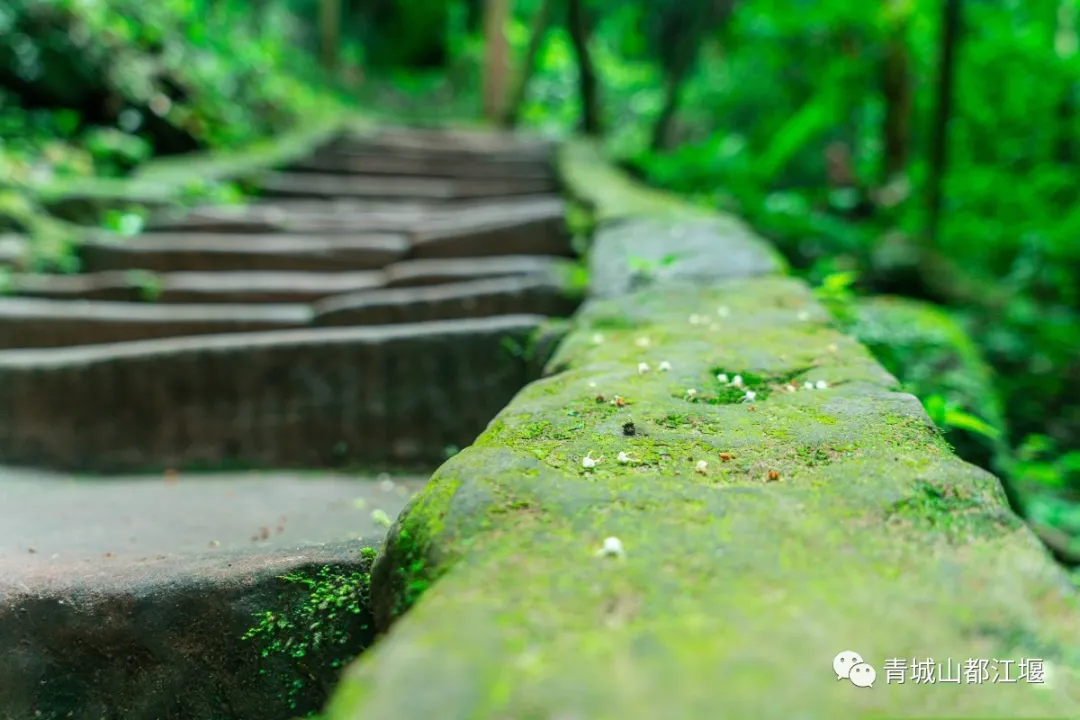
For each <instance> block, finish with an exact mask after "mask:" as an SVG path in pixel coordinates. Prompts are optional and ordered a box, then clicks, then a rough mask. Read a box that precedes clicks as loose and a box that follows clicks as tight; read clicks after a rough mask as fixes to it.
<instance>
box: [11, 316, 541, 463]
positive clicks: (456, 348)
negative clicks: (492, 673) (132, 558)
mask: <svg viewBox="0 0 1080 720" xmlns="http://www.w3.org/2000/svg"><path fill="white" fill-rule="evenodd" d="M33 302H47V301H33ZM136 307H138V306H136ZM154 307H155V306H150V307H149V308H143V309H154ZM216 307H220V306H216ZM256 310H262V311H264V312H265V311H266V310H267V308H258V307H255V308H248V312H254V311H256ZM232 312H233V313H234V314H235V313H238V312H240V310H239V309H234V310H232ZM544 321H545V318H543V317H541V316H538V315H512V316H501V317H494V318H483V319H468V320H451V321H445V322H430V323H416V324H409V325H393V326H380V327H366V328H316V329H299V330H283V331H276V332H260V333H233V334H221V335H207V336H201V337H184V338H171V339H158V340H147V341H142V342H127V343H117V344H113V345H94V346H83V347H67V348H51V349H37V350H8V351H3V352H0V457H3V458H4V460H5V462H7V463H10V464H13V465H20V466H29V467H33V466H36V467H49V468H54V469H78V470H80V471H81V472H137V471H144V470H147V469H148V468H178V469H184V468H189V467H193V466H202V467H217V468H220V467H229V466H232V467H236V466H237V465H243V466H247V467H263V468H272V467H278V468H286V467H308V468H318V467H332V466H335V465H339V464H340V465H343V466H365V467H379V466H383V467H388V466H390V465H393V466H395V467H408V466H417V467H425V468H431V467H434V466H436V465H438V464H439V463H440V462H441V461H442V460H443V459H444V457H445V455H444V449H445V448H446V447H448V446H457V447H464V446H465V445H468V444H469V443H471V442H472V441H473V440H474V439H475V438H476V436H477V434H478V433H479V432H480V431H482V430H483V429H484V427H485V426H486V425H487V423H488V421H489V420H490V419H491V418H492V417H494V415H495V413H496V412H497V411H498V410H499V408H501V407H502V406H503V405H505V404H506V403H507V401H509V399H510V398H511V397H513V395H514V394H515V393H516V392H517V391H518V389H520V388H521V387H522V386H523V385H524V384H525V383H526V382H528V380H529V379H530V378H532V377H534V376H535V374H536V370H535V367H534V364H535V363H534V362H533V361H530V360H529V359H527V358H523V357H520V356H517V355H515V354H513V353H511V352H510V351H509V350H508V349H507V348H508V346H509V345H512V344H518V345H521V346H526V345H528V343H529V339H530V337H532V336H533V334H534V333H535V332H536V331H537V329H538V328H540V327H542V326H543V323H544ZM508 341H512V343H508Z"/></svg>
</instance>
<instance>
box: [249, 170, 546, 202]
mask: <svg viewBox="0 0 1080 720" xmlns="http://www.w3.org/2000/svg"><path fill="white" fill-rule="evenodd" d="M259 188H260V190H261V192H262V195H263V196H265V197H272V198H282V197H291V198H326V197H363V198H373V199H377V198H382V199H402V200H462V199H475V198H487V197H507V196H516V195H540V194H544V193H550V192H552V191H553V190H555V189H556V188H555V185H554V183H553V182H552V181H550V180H547V179H534V178H516V179H510V178H505V179H490V178H478V179H477V178H464V179H452V178H430V177H402V176H388V175H347V176H343V175H336V174H319V173H295V172H294V173H287V172H279V173H272V174H268V175H266V176H265V177H264V178H262V179H261V180H260V181H259Z"/></svg>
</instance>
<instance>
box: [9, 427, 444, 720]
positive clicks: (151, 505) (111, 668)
mask: <svg viewBox="0 0 1080 720" xmlns="http://www.w3.org/2000/svg"><path fill="white" fill-rule="evenodd" d="M107 408H108V406H106V407H105V408H103V411H105V412H107ZM423 483H424V479H423V478H420V477H395V478H393V479H391V478H389V476H387V477H384V478H372V477H367V478H354V477H348V476H342V475H333V474H320V475H317V476H312V475H311V474H306V475H297V474H286V473H274V472H262V473H235V474H214V475H190V476H189V475H185V474H180V475H172V474H169V475H166V476H161V475H158V476H156V477H155V476H149V477H146V476H142V477H134V478H82V479H76V478H73V477H71V476H65V475H59V474H51V473H41V472H34V471H26V470H13V469H10V468H0V497H3V498H4V500H5V501H4V502H0V646H2V647H3V648H4V649H5V651H4V652H2V653H0V708H3V710H0V717H3V718H5V719H7V718H12V719H16V718H17V719H19V720H22V719H23V718H27V719H29V718H35V717H37V718H68V719H69V720H100V719H101V718H121V717H122V718H125V720H160V719H161V718H165V717H172V718H230V719H238V718H256V717H257V718H263V719H264V720H290V718H293V717H296V716H297V715H299V714H304V713H307V712H310V711H312V710H317V709H318V708H319V707H320V706H321V704H322V703H323V702H324V701H325V697H326V695H327V693H328V691H329V689H330V687H331V686H332V685H333V683H334V682H335V680H336V677H337V672H338V671H337V670H336V668H335V664H337V663H340V661H342V660H347V659H348V658H349V657H351V656H353V655H355V654H356V653H358V652H359V651H361V650H362V649H363V648H364V647H365V646H366V645H367V644H368V643H369V642H370V640H371V628H370V620H369V615H368V612H367V609H366V607H365V606H364V605H363V604H362V601H361V603H360V604H358V605H354V606H351V607H347V608H344V607H343V608H339V607H337V606H332V607H329V608H327V607H324V608H322V609H319V608H318V605H319V604H320V602H321V601H322V600H323V599H325V598H324V597H322V596H320V595H319V594H318V593H320V592H321V593H323V594H324V595H325V594H327V593H331V594H336V593H342V594H346V595H349V596H352V597H356V598H357V599H360V598H362V596H363V594H364V593H365V591H366V583H367V577H366V576H367V573H368V567H369V564H370V558H371V554H372V551H371V550H365V548H373V547H374V546H376V545H378V544H379V543H380V542H381V541H382V538H383V536H384V535H385V532H386V528H385V527H384V526H383V524H381V523H380V522H378V521H377V518H378V514H379V512H380V511H381V512H383V513H386V515H387V516H389V517H391V518H392V517H394V516H396V515H397V514H398V512H400V510H401V508H402V507H403V506H404V504H405V502H406V501H407V500H408V498H409V496H410V495H411V494H412V493H413V492H415V490H417V489H418V488H420V487H422V486H423ZM373 513H374V516H373ZM283 576H293V577H298V578H305V579H310V580H312V581H314V582H315V583H316V586H315V587H309V586H307V585H306V584H304V583H303V582H297V581H288V580H285V579H283ZM264 613H273V614H274V615H275V616H277V617H278V618H279V619H280V621H281V622H282V623H283V624H284V627H283V628H280V629H279V630H278V631H277V632H275V630H274V628H273V627H271V626H268V625H266V624H265V622H264V621H265V617H264ZM319 621H322V622H323V623H325V625H326V626H327V627H326V631H325V632H326V635H325V639H326V642H325V643H320V647H319V651H317V652H311V653H308V654H307V656H306V657H305V658H304V661H303V662H302V663H301V662H298V661H297V660H296V659H295V658H293V657H290V656H289V654H288V653H287V652H286V651H285V649H284V647H282V646H283V644H284V641H286V640H290V639H291V640H292V641H293V642H294V643H300V644H301V645H300V646H299V647H298V649H299V648H300V647H311V643H312V642H313V640H312V638H311V637H310V635H309V633H310V632H311V630H310V626H311V624H312V623H315V622H319ZM251 631H254V634H253V636H252V637H251V638H250V639H244V637H245V635H247V634H249V632H251ZM294 682H295V683H296V687H295V688H293V687H292V685H293V683H294ZM290 704H293V705H294V707H290Z"/></svg>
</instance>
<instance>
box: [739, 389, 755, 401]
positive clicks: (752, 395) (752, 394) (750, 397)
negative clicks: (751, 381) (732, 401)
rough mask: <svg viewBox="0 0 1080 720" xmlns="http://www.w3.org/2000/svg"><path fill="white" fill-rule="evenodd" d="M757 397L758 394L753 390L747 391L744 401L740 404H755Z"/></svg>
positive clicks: (743, 397)
mask: <svg viewBox="0 0 1080 720" xmlns="http://www.w3.org/2000/svg"><path fill="white" fill-rule="evenodd" d="M756 397H757V393H756V392H754V391H753V390H747V391H746V394H745V395H743V396H742V400H740V401H739V402H754V398H756Z"/></svg>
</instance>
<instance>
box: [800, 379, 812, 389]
mask: <svg viewBox="0 0 1080 720" xmlns="http://www.w3.org/2000/svg"><path fill="white" fill-rule="evenodd" d="M802 386H803V388H805V389H806V390H813V389H814V383H812V382H810V381H809V380H807V381H806V382H804V383H803V385H802Z"/></svg>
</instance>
